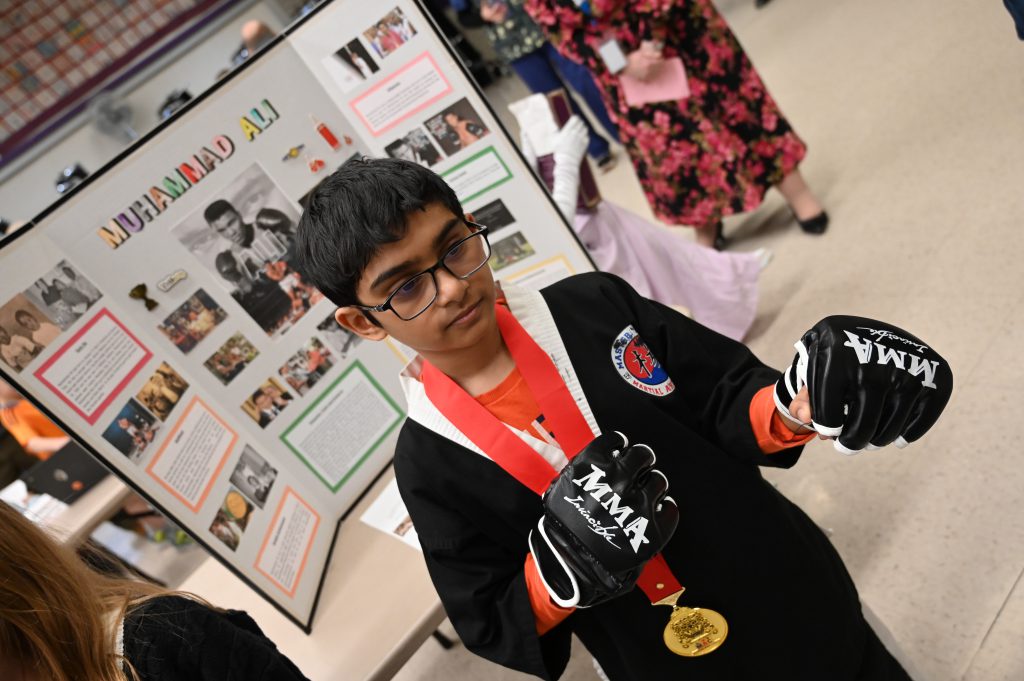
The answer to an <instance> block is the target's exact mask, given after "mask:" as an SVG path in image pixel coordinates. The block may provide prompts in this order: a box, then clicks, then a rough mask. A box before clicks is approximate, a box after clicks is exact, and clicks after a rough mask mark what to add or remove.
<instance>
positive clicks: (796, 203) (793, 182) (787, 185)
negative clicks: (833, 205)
mask: <svg viewBox="0 0 1024 681" xmlns="http://www.w3.org/2000/svg"><path fill="white" fill-rule="evenodd" d="M775 186H776V187H777V188H778V190H779V191H780V192H781V193H782V196H783V197H785V199H786V203H788V204H789V207H790V209H792V211H793V214H794V215H795V216H796V219H797V220H800V221H807V220H810V219H812V218H815V217H817V216H819V215H821V214H822V213H823V212H825V211H824V209H823V208H822V207H821V203H819V202H818V199H817V198H816V197H815V196H814V193H813V192H811V188H810V187H808V186H807V183H806V182H804V176H803V175H801V174H800V169H799V168H795V169H794V170H793V172H791V173H790V174H789V175H786V177H784V178H782V182H779V183H778V184H777V185H775Z"/></svg>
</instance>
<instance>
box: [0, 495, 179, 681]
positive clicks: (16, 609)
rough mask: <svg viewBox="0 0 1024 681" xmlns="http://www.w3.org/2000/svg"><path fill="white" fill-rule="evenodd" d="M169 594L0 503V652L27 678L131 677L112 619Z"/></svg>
mask: <svg viewBox="0 0 1024 681" xmlns="http://www.w3.org/2000/svg"><path fill="white" fill-rule="evenodd" d="M168 593H171V592H169V591H167V590H166V589H163V588H161V587H158V586H155V585H152V584H148V583H145V582H139V581H134V580H130V579H122V578H112V577H108V576H105V575H102V574H100V573H98V572H95V571H94V570H92V569H90V568H89V567H88V566H87V565H86V564H85V563H84V562H82V560H81V559H79V557H78V556H77V555H76V554H75V552H74V550H73V549H71V548H69V547H66V546H63V545H62V544H60V543H58V542H57V541H55V540H54V539H53V538H52V537H50V535H48V534H47V533H46V532H45V531H44V530H42V529H41V528H39V527H37V526H36V525H35V524H33V523H32V521H30V520H29V519H27V518H25V517H24V516H22V515H21V514H20V513H19V512H18V511H16V510H15V509H13V508H11V507H10V506H8V505H7V504H5V503H3V502H0V654H2V655H4V656H6V657H7V658H8V662H7V664H12V663H13V664H15V665H16V668H21V669H23V670H24V672H26V673H28V674H29V675H30V676H29V678H38V679H46V680H47V681H72V680H74V679H88V680H89V681H125V680H126V679H137V678H138V676H137V674H136V673H135V670H134V669H132V667H131V665H130V664H126V660H124V658H123V657H122V656H121V655H118V653H117V651H116V636H117V633H116V631H115V629H116V627H113V626H111V620H112V618H114V617H115V616H116V619H114V620H113V621H115V622H118V623H120V621H121V619H122V618H123V617H124V614H125V611H126V610H127V609H128V607H129V606H133V605H137V604H139V603H142V602H144V601H146V600H148V599H150V598H153V597H156V596H162V595H166V594H168ZM180 595H185V596H187V594H180ZM125 668H127V669H128V671H127V673H126V672H125V671H124V669H125Z"/></svg>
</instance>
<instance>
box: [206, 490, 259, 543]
mask: <svg viewBox="0 0 1024 681" xmlns="http://www.w3.org/2000/svg"><path fill="white" fill-rule="evenodd" d="M252 512H253V505H252V504H251V503H249V500H248V499H246V498H245V497H244V496H243V495H242V493H241V492H239V491H238V490H236V489H231V490H229V491H228V493H227V495H226V496H225V497H224V503H223V504H221V507H220V508H219V509H218V510H217V515H216V516H214V518H213V522H212V523H211V524H210V532H211V533H212V534H213V536H215V537H217V539H220V540H221V541H222V542H224V545H225V546H227V547H228V548H229V549H231V550H232V551H235V550H237V549H238V545H239V543H241V541H242V535H243V534H244V533H245V528H246V527H247V526H248V525H249V518H250V517H251V516H252Z"/></svg>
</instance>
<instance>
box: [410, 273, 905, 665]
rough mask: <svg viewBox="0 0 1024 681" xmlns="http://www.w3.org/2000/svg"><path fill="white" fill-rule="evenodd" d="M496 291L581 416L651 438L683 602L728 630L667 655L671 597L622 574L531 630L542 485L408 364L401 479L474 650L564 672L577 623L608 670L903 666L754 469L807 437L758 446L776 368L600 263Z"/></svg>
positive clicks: (782, 461)
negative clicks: (713, 614)
mask: <svg viewBox="0 0 1024 681" xmlns="http://www.w3.org/2000/svg"><path fill="white" fill-rule="evenodd" d="M505 295H506V298H507V300H508V304H509V309H510V310H511V311H512V313H513V315H514V316H515V317H516V318H517V319H518V321H519V322H520V324H522V326H523V327H524V329H525V330H526V331H527V332H529V333H530V335H531V336H532V337H533V338H534V340H535V341H536V342H537V343H538V344H539V345H540V346H541V347H542V348H544V349H545V350H546V351H547V352H548V353H549V354H550V355H551V356H552V359H553V360H554V362H555V365H556V367H557V368H558V370H559V372H560V373H561V375H562V376H563V378H565V379H566V384H567V386H568V387H569V389H570V392H571V393H572V395H573V397H574V398H575V399H576V401H577V404H578V405H579V406H580V409H581V411H582V412H583V414H584V416H585V418H586V419H587V420H588V422H589V423H590V424H591V426H592V428H594V427H595V426H596V429H599V430H600V431H610V430H618V431H620V432H622V433H624V434H626V436H627V437H628V438H629V439H630V441H631V442H635V443H645V444H647V445H650V446H651V447H652V448H653V449H654V451H655V452H656V453H657V459H658V460H657V467H658V468H659V469H660V470H661V471H662V472H663V473H664V474H665V475H666V476H667V477H668V480H669V484H670V487H669V494H670V495H671V496H672V497H673V498H674V499H675V500H676V501H677V502H678V504H679V510H680V516H681V520H680V524H679V528H678V530H677V531H676V533H675V535H674V536H673V538H672V540H671V541H670V542H669V544H668V546H667V547H666V548H665V550H664V551H663V555H664V556H665V558H666V560H667V561H668V565H669V566H670V567H671V569H672V571H673V572H674V574H675V576H676V577H677V578H678V580H679V582H680V583H681V584H682V585H683V586H684V587H685V588H686V591H685V593H684V594H683V596H682V598H681V599H680V601H679V604H680V605H685V606H691V607H704V608H710V609H713V610H717V611H718V612H720V613H722V614H723V615H724V616H725V618H726V619H727V620H728V623H729V635H728V638H727V640H726V641H725V643H724V644H723V645H722V647H721V648H719V649H718V650H716V651H714V652H712V653H710V654H708V655H706V656H704V657H700V658H683V657H679V656H677V655H675V654H673V653H671V652H670V651H669V650H668V649H667V648H666V647H665V644H664V643H663V640H662V631H663V629H664V627H665V624H666V623H667V622H668V617H669V614H670V610H669V608H667V607H664V606H659V607H653V606H652V605H651V603H650V600H648V598H647V597H646V596H645V594H644V593H643V591H641V590H640V589H634V590H633V591H631V592H630V593H628V594H626V595H624V596H621V597H619V598H617V599H614V600H612V601H610V602H607V603H605V604H602V605H599V606H596V607H594V608H588V609H578V610H576V611H575V612H574V613H573V614H571V615H569V617H568V618H567V619H565V620H564V621H563V622H562V623H561V624H559V625H558V626H556V627H555V628H554V629H552V630H551V631H549V632H548V633H547V634H545V635H544V636H538V634H537V630H536V624H535V619H534V613H533V611H532V609H531V606H530V601H529V597H528V595H527V587H526V581H525V577H524V569H523V566H524V559H525V558H526V555H527V553H528V546H527V536H528V534H529V532H530V530H531V528H533V527H535V526H536V524H537V520H538V518H539V517H540V515H541V513H542V507H541V499H540V497H539V496H538V495H537V494H535V493H534V492H532V491H531V490H530V489H528V488H527V487H525V486H524V485H522V484H520V483H519V482H517V481H516V480H515V479H514V478H513V477H511V476H510V475H509V474H507V473H506V472H505V471H504V470H502V469H501V468H500V467H499V466H498V465H497V464H495V463H494V462H493V461H491V460H490V459H489V458H488V457H487V456H485V455H483V453H481V452H480V450H479V449H477V448H476V446H475V445H473V443H472V442H470V441H469V439H468V438H466V437H465V436H464V435H462V434H461V433H458V432H457V431H456V430H455V428H454V426H452V425H451V423H450V422H449V421H448V420H447V419H445V418H444V417H443V416H441V414H440V412H439V411H437V409H436V408H435V407H433V405H432V404H431V403H430V402H429V400H427V399H426V396H425V392H424V390H423V388H422V384H420V383H419V382H418V381H417V380H415V378H411V377H409V376H406V377H405V378H404V379H403V382H404V385H405V388H406V393H407V397H408V398H409V419H408V420H407V421H406V423H405V425H404V427H403V429H402V433H401V436H400V438H399V442H398V447H397V451H396V454H395V472H396V476H397V479H398V485H399V489H400V491H401V493H402V498H403V499H404V500H405V503H406V505H407V506H408V509H409V512H410V514H411V516H412V519H413V522H414V524H415V526H416V530H417V533H418V535H419V539H420V543H421V544H422V546H423V552H424V556H425V558H426V561H427V567H428V568H429V571H430V575H431V577H432V579H433V581H434V585H435V586H436V588H437V590H438V593H439V594H440V596H441V600H442V601H443V602H444V606H445V609H446V611H447V613H448V616H449V617H450V619H451V621H452V623H453V625H454V626H455V628H456V630H457V631H458V633H459V636H460V637H461V638H462V640H463V641H464V642H465V644H466V646H467V647H468V648H469V649H470V650H472V651H474V652H476V653H477V654H479V655H481V656H483V657H486V658H488V659H490V660H493V661H494V662H497V663H499V664H502V665H505V666H507V667H511V668H514V669H518V670H521V671H524V672H527V673H530V674H534V675H537V676H539V677H541V678H545V679H553V678H557V677H558V676H559V675H560V674H561V673H562V672H563V670H564V669H565V666H566V664H567V662H568V658H569V651H570V634H572V633H575V634H576V635H577V636H578V637H579V638H580V640H581V641H582V642H583V644H584V645H585V646H586V647H587V649H588V650H589V651H590V652H591V653H592V654H593V655H594V657H595V658H596V659H597V660H598V662H599V663H600V664H601V666H602V668H603V669H604V671H605V673H606V674H607V675H608V677H609V678H610V679H612V681H624V680H635V681H652V680H657V679H665V680H668V679H672V680H679V681H682V680H686V681H698V680H705V679H707V680H711V679H714V680H715V681H725V680H728V681H742V680H745V679H772V680H774V679H779V680H783V679H784V680H786V681H845V680H850V681H852V680H854V679H856V680H862V679H863V680H866V679H871V680H882V679H906V678H908V677H906V675H905V673H904V672H903V671H902V669H901V668H900V667H899V665H898V664H897V663H896V662H895V660H893V659H892V657H891V656H890V655H889V654H888V653H887V652H886V651H885V649H884V648H883V647H882V645H881V643H880V642H879V641H878V639H877V638H876V637H875V635H874V633H873V632H872V631H871V629H870V627H869V626H868V625H867V623H866V622H865V621H864V618H863V615H862V613H861V606H860V602H859V601H858V598H857V592H856V589H855V588H854V585H853V582H852V581H851V580H850V577H849V575H848V574H847V572H846V569H845V567H844V566H843V563H842V561H841V559H840V558H839V556H838V554H837V553H836V551H835V549H834V548H833V547H832V545H831V544H830V543H829V541H828V539H827V538H826V537H825V535H824V534H823V533H822V532H821V530H819V529H818V527H817V526H816V525H815V524H814V523H813V522H812V521H811V520H810V519H809V518H808V517H807V516H806V515H805V514H804V513H803V512H802V511H801V510H800V509H799V508H797V507H796V506H795V505H794V504H793V503H791V502H790V501H788V500H787V499H786V498H785V497H783V496H782V495H781V494H780V493H779V492H778V491H776V490H775V489H774V487H772V485H770V484H769V483H767V482H766V481H765V480H764V479H763V478H762V477H761V473H760V470H759V469H758V467H759V466H779V467H789V466H792V465H793V464H795V463H796V461H797V459H798V458H799V457H800V453H801V450H802V448H799V447H798V448H793V449H788V450H784V451H782V452H778V453H775V454H764V453H763V452H762V451H761V449H760V448H759V447H758V444H757V441H756V439H755V436H754V433H753V430H752V427H751V423H750V403H751V399H752V398H753V397H754V394H755V393H756V392H757V391H758V390H760V389H761V388H763V387H765V386H769V385H773V384H774V383H775V381H776V380H777V379H778V377H779V372H777V371H776V370H774V369H771V368H769V367H766V366H765V365H763V364H762V363H761V362H759V361H758V360H757V359H756V358H755V357H754V356H753V355H752V354H751V353H750V351H749V350H748V349H747V348H746V347H744V346H743V345H741V344H739V343H736V342H734V341H732V340H729V339H727V338H726V337H724V336H721V335H718V334H716V333H714V332H712V331H710V330H708V329H705V328H704V327H702V326H700V325H699V324H697V323H696V322H693V321H691V320H690V319H688V318H686V317H685V316H683V315H681V314H679V313H677V312H675V311H673V310H671V309H669V308H667V307H665V306H664V305H661V304H659V303H656V302H652V301H650V300H647V299H645V298H642V297H640V296H639V295H638V294H637V293H636V292H635V291H633V290H632V289H631V288H630V287H629V286H628V284H626V283H625V282H623V281H622V280H620V279H618V278H616V277H614V276H611V275H607V274H596V273H595V274H584V275H579V276H575V277H570V278H569V279H566V280H563V281H561V282H559V283H556V284H554V285H552V286H550V287H548V288H546V289H544V290H543V291H542V292H541V293H535V292H528V291H524V290H521V289H515V288H509V287H506V288H505ZM628 327H633V329H634V330H635V331H636V332H638V333H639V336H640V337H641V338H642V339H643V341H645V342H646V344H647V346H648V347H649V349H650V351H651V353H652V354H653V355H654V357H655V358H656V359H657V360H659V361H660V363H661V365H662V367H663V368H664V369H665V370H666V371H667V373H668V376H669V377H670V378H671V382H672V384H674V389H673V390H672V391H671V392H669V393H668V394H667V395H664V396H655V395H652V394H650V392H649V391H646V390H641V389H640V388H637V387H634V385H633V384H631V382H630V381H629V380H627V379H628V373H624V372H623V369H622V367H621V366H616V364H615V362H613V354H612V345H613V343H614V342H615V341H616V339H617V338H621V337H622V335H623V332H624V331H626V330H627V329H628ZM627 337H628V336H627ZM419 366H421V365H418V364H417V362H414V363H413V364H412V365H410V367H409V369H407V372H406V373H407V374H409V375H412V376H415V375H416V373H417V372H418V368H419ZM668 385H669V384H668V383H663V385H662V387H661V388H660V391H661V392H666V391H667V390H668V387H667V386H668ZM556 435H557V433H556ZM520 437H521V438H522V437H524V436H523V435H522V434H520ZM538 444H539V441H537V442H534V448H535V449H537V445H538ZM548 454H549V455H550V452H548ZM563 463H564V455H563ZM556 468H557V466H556Z"/></svg>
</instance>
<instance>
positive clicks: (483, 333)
mask: <svg viewBox="0 0 1024 681" xmlns="http://www.w3.org/2000/svg"><path fill="white" fill-rule="evenodd" d="M466 220H472V216H471V215H466V216H457V215H455V214H454V213H452V212H451V211H450V210H449V209H448V208H446V207H445V206H443V205H442V204H440V203H431V204H429V205H428V206H427V207H426V208H425V209H424V210H422V211H413V212H412V213H410V214H409V215H408V216H407V222H408V229H407V231H406V233H405V236H404V237H403V238H402V239H400V240H398V241H396V242H394V243H390V244H385V245H384V246H382V247H381V249H380V251H379V252H378V253H377V255H376V256H375V257H374V258H373V259H372V260H371V261H370V263H369V264H368V265H367V266H366V269H365V270H363V275H362V277H361V278H360V279H359V286H358V287H357V289H356V294H357V295H358V297H359V302H360V303H362V304H363V305H368V306H372V305H380V304H382V303H383V302H384V301H385V300H386V299H387V297H388V296H389V295H390V294H391V293H392V292H393V291H394V290H395V289H396V288H398V287H399V286H400V285H401V284H403V283H404V282H405V281H407V280H408V279H409V278H410V277H413V276H415V275H417V274H419V273H420V272H422V271H424V270H426V269H428V268H430V267H433V266H434V265H435V264H437V261H438V259H439V258H441V257H443V256H444V255H445V254H446V253H447V252H448V250H449V249H450V248H451V247H452V245H453V244H455V242H456V241H458V240H460V239H463V238H465V237H467V236H469V235H470V234H471V233H472V230H471V229H470V227H469V226H468V225H467V224H466ZM434 278H435V279H436V281H437V298H436V299H435V300H434V302H433V304H431V305H430V307H428V308H427V309H426V310H425V311H424V312H423V313H422V314H420V315H419V316H418V317H416V318H415V319H412V320H409V321H404V320H402V319H400V318H399V317H398V316H397V315H395V313H394V312H393V311H391V310H388V311H387V312H369V313H367V314H371V315H373V317H374V318H375V319H376V320H377V322H378V323H379V324H380V326H376V325H374V324H373V323H372V322H370V320H369V319H367V318H366V316H365V315H364V313H363V312H362V310H359V309H358V308H354V307H343V308H340V309H339V310H338V311H337V312H336V313H335V319H337V320H338V323H339V324H340V325H341V326H343V327H345V328H346V329H349V330H351V331H353V332H355V333H356V334H358V335H360V336H362V337H363V338H369V339H370V340H383V339H384V338H386V337H387V336H389V335H391V336H394V337H395V339H396V340H399V341H401V342H402V343H405V344H406V345H408V346H409V347H411V348H413V349H414V350H416V351H417V352H419V353H421V354H424V355H425V356H427V357H428V359H429V356H430V355H431V354H448V353H458V352H460V351H466V350H471V349H472V348H473V347H474V346H475V345H477V344H478V343H479V342H480V341H481V340H482V339H484V338H486V337H487V336H488V334H490V333H493V332H494V329H495V328H496V321H495V317H494V299H495V289H494V279H493V276H492V275H491V268H490V267H488V266H486V265H484V266H483V267H481V268H480V269H479V270H478V271H477V272H474V273H473V274H472V275H470V276H469V278H468V279H458V278H456V277H454V276H453V275H452V274H451V273H450V272H448V271H447V270H445V269H444V268H439V269H438V270H437V271H436V272H435V273H434Z"/></svg>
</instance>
